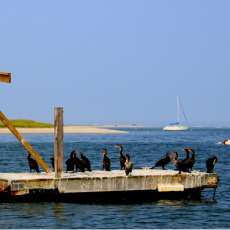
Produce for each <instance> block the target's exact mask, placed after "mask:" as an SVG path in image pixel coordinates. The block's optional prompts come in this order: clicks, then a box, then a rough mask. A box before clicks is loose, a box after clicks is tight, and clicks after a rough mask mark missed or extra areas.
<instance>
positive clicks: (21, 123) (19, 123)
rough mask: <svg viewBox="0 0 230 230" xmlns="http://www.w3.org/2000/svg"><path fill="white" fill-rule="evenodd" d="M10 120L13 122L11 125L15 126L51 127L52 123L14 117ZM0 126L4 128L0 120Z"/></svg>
mask: <svg viewBox="0 0 230 230" xmlns="http://www.w3.org/2000/svg"><path fill="white" fill-rule="evenodd" d="M10 121H11V123H12V124H13V126H14V127H17V128H53V125H52V124H49V123H45V122H39V121H33V120H26V119H15V120H10ZM0 128H4V125H3V124H2V123H1V122H0Z"/></svg>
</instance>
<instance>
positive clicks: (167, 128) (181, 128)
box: [163, 96, 190, 131]
mask: <svg viewBox="0 0 230 230" xmlns="http://www.w3.org/2000/svg"><path fill="white" fill-rule="evenodd" d="M180 111H181V103H180V98H179V96H178V97H177V122H176V123H173V124H169V125H167V126H165V127H164V128H163V130H164V131H186V130H189V129H190V128H189V126H187V125H185V124H181V123H180ZM183 115H184V118H185V119H186V115H185V113H184V110H183ZM186 120H187V119H186Z"/></svg>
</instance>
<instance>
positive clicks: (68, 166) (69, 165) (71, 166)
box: [65, 150, 76, 172]
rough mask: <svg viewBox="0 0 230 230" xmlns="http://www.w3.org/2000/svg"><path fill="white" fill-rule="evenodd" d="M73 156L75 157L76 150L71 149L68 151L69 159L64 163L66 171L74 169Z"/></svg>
mask: <svg viewBox="0 0 230 230" xmlns="http://www.w3.org/2000/svg"><path fill="white" fill-rule="evenodd" d="M75 157H76V151H75V150H73V151H72V152H71V153H70V156H69V159H68V160H67V161H66V162H65V163H66V171H67V172H69V171H72V172H73V171H74V165H75Z"/></svg>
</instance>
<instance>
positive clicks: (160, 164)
mask: <svg viewBox="0 0 230 230" xmlns="http://www.w3.org/2000/svg"><path fill="white" fill-rule="evenodd" d="M171 160H172V159H171V157H170V152H167V153H166V155H165V157H164V158H161V159H160V160H159V161H157V162H156V164H155V166H154V167H152V168H151V169H154V168H156V167H162V169H163V170H165V165H167V164H168V163H170V162H171Z"/></svg>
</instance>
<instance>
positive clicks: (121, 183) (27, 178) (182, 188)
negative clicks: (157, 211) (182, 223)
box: [0, 169, 219, 203]
mask: <svg viewBox="0 0 230 230" xmlns="http://www.w3.org/2000/svg"><path fill="white" fill-rule="evenodd" d="M218 181H219V179H218V176H217V174H215V173H212V174H208V173H204V172H199V171H193V172H192V173H181V174H179V173H178V171H174V170H157V169H154V170H152V169H136V170H133V172H132V174H131V175H130V176H125V173H124V171H120V170H113V171H110V172H105V171H93V172H84V173H81V172H77V173H62V175H61V177H60V178H55V173H40V174H38V173H0V202H1V201H9V202H11V201H68V202H80V203H81V202H90V203H91V202H97V201H106V202H119V201H127V202H129V201H131V202H133V201H134V202H135V201H137V202H140V201H151V200H156V199H160V198H167V199H171V198H173V199H174V198H176V199H177V198H193V197H199V196H200V194H201V191H202V190H203V189H205V188H216V187H217V186H218Z"/></svg>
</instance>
